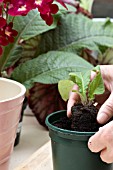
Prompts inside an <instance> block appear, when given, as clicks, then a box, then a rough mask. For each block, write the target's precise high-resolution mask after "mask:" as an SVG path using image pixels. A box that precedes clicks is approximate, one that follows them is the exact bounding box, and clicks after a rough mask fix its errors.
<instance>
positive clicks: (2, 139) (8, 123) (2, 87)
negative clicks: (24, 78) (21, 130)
mask: <svg viewBox="0 0 113 170" xmlns="http://www.w3.org/2000/svg"><path fill="white" fill-rule="evenodd" d="M25 92H26V89H25V87H24V86H23V85H22V84H20V83H18V82H16V81H13V80H9V79H6V78H0V170H8V169H9V162H10V157H11V153H12V152H13V148H14V142H15V137H16V130H17V126H18V123H19V119H20V113H21V108H22V104H23V100H24V97H25Z"/></svg>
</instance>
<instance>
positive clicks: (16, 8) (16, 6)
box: [8, 0, 35, 16]
mask: <svg viewBox="0 0 113 170" xmlns="http://www.w3.org/2000/svg"><path fill="white" fill-rule="evenodd" d="M34 2H35V0H18V1H17V0H11V4H10V5H9V10H8V14H9V15H12V16H17V15H27V13H28V12H29V11H30V10H32V9H34Z"/></svg>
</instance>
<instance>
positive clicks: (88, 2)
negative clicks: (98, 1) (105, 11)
mask: <svg viewBox="0 0 113 170" xmlns="http://www.w3.org/2000/svg"><path fill="white" fill-rule="evenodd" d="M93 2H94V0H80V6H81V7H83V8H84V9H86V10H88V11H90V12H91V9H92V5H93Z"/></svg>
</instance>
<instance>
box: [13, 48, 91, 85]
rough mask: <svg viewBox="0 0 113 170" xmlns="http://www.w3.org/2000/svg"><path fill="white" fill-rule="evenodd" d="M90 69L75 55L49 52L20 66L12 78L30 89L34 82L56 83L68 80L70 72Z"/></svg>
mask: <svg viewBox="0 0 113 170" xmlns="http://www.w3.org/2000/svg"><path fill="white" fill-rule="evenodd" d="M91 68H92V65H91V64H89V63H88V62H86V61H85V60H84V59H82V58H81V57H79V56H77V55H76V54H73V53H68V52H60V51H51V52H48V53H47V54H43V55H40V56H39V57H37V58H35V59H33V60H30V61H27V62H26V63H23V64H21V65H20V66H19V67H18V68H16V69H15V70H14V72H13V74H12V78H13V79H15V80H16V81H19V82H21V83H22V84H24V85H25V86H26V87H27V88H30V87H31V86H32V85H33V83H34V82H40V83H45V84H52V83H58V81H59V80H62V79H68V74H69V73H70V72H74V71H80V72H81V71H84V70H89V69H91Z"/></svg>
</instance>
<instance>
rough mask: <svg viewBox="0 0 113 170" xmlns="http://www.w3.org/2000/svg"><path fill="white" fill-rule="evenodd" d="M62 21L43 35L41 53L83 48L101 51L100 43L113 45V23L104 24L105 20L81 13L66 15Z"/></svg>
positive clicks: (78, 50) (108, 45)
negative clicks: (101, 20)
mask: <svg viewBox="0 0 113 170" xmlns="http://www.w3.org/2000/svg"><path fill="white" fill-rule="evenodd" d="M60 23H61V24H59V25H58V26H57V28H56V29H54V30H51V31H49V32H48V33H45V34H43V35H42V40H41V42H40V47H39V48H40V53H44V52H47V51H50V50H62V51H70V52H74V53H78V52H80V51H81V50H82V49H83V48H88V49H91V50H96V51H99V45H101V46H107V47H113V23H109V24H107V25H104V26H103V22H97V21H93V20H91V19H89V18H87V17H85V16H83V15H81V14H79V15H75V14H68V15H64V16H62V18H61V20H60ZM99 52H100V51H99Z"/></svg>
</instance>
